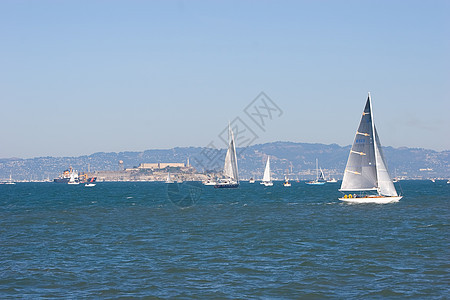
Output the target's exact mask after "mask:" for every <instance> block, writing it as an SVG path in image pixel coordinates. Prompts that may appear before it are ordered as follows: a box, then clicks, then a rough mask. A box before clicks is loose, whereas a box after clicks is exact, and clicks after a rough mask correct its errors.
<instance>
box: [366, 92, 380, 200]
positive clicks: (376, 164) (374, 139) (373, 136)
mask: <svg viewBox="0 0 450 300" xmlns="http://www.w3.org/2000/svg"><path fill="white" fill-rule="evenodd" d="M368 94H369V95H368V98H369V105H370V120H371V121H372V122H371V123H372V124H371V125H372V139H373V151H374V153H375V170H376V172H375V176H376V178H377V179H376V185H377V192H378V194H380V186H379V184H378V145H377V139H376V138H375V122H374V120H373V110H372V97H370V92H369V93H368Z"/></svg>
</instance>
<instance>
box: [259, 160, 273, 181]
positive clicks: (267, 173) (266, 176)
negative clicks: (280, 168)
mask: <svg viewBox="0 0 450 300" xmlns="http://www.w3.org/2000/svg"><path fill="white" fill-rule="evenodd" d="M260 184H264V185H265V186H272V185H273V182H272V179H271V177H270V156H267V162H266V168H265V169H264V176H263V179H262V181H261V182H260Z"/></svg>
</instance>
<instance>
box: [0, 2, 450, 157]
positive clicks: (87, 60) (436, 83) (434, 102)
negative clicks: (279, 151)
mask: <svg viewBox="0 0 450 300" xmlns="http://www.w3.org/2000/svg"><path fill="white" fill-rule="evenodd" d="M449 13H450V2H448V1H433V2H422V1H376V2H375V1H373V2H370V1H320V2H316V1H213V2H208V1H149V2H146V1H132V2H130V1H61V2H56V1H45V0H44V1H39V2H32V1H8V0H7V1H2V2H0V38H1V39H2V47H0V64H1V66H2V68H1V69H2V71H1V72H0V105H1V110H0V126H1V128H2V129H3V130H2V139H1V143H0V158H9V157H19V158H31V157H42V156H80V155H90V154H93V153H96V152H121V151H143V150H147V149H168V148H173V147H189V146H194V147H204V146H207V145H208V143H210V142H211V141H213V140H215V139H217V137H218V135H219V134H220V133H221V131H222V130H223V129H224V127H225V126H226V124H227V123H228V122H229V121H233V120H235V118H236V117H239V118H241V120H242V121H243V122H244V123H245V124H246V125H248V127H249V128H250V129H251V130H253V131H254V133H255V136H257V138H256V139H255V140H254V142H253V144H261V143H266V142H274V141H291V142H305V143H323V144H333V143H336V144H338V145H341V146H345V145H350V144H351V143H352V142H353V138H354V133H355V131H356V128H357V125H358V123H359V121H360V118H361V113H362V110H363V108H364V104H365V101H366V98H367V92H371V95H372V101H373V111H374V121H375V123H376V125H377V129H378V132H379V135H380V139H381V143H382V144H383V146H392V147H396V148H398V147H411V148H425V149H433V150H437V151H442V150H448V149H450V138H449V134H448V129H449V128H450V118H448V115H447V114H448V113H447V112H448V111H450V92H449V89H448V86H450V75H449V74H450V73H449V71H448V70H450V54H449V53H450V39H449V38H448V37H449V36H450V19H449V18H448V14H449ZM260 92H264V93H265V94H266V95H267V96H268V97H269V98H270V99H271V100H272V101H273V103H275V104H276V105H277V106H278V107H279V109H280V110H281V111H282V113H281V114H277V115H274V116H273V118H272V120H266V121H267V123H266V126H264V128H261V127H258V126H257V125H256V124H255V123H252V120H250V119H249V117H248V115H247V114H246V113H245V110H246V108H247V107H248V105H249V104H251V103H252V101H253V100H254V99H255V98H256V97H257V96H258V95H259V94H260ZM219 146H220V145H219ZM238 147H239V143H238Z"/></svg>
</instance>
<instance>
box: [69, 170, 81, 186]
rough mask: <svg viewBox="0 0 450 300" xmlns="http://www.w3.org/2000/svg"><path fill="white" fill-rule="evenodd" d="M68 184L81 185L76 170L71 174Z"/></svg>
mask: <svg viewBox="0 0 450 300" xmlns="http://www.w3.org/2000/svg"><path fill="white" fill-rule="evenodd" d="M67 184H80V181H79V180H78V173H77V172H76V171H74V170H72V171H71V172H70V177H69V182H67Z"/></svg>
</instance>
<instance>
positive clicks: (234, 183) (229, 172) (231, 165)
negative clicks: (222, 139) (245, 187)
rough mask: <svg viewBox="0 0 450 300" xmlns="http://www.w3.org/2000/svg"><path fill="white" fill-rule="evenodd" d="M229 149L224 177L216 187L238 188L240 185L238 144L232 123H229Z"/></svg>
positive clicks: (224, 167)
mask: <svg viewBox="0 0 450 300" xmlns="http://www.w3.org/2000/svg"><path fill="white" fill-rule="evenodd" d="M228 140H229V144H228V150H227V154H226V156H225V164H224V166H223V175H224V177H225V178H224V179H220V180H219V181H218V182H217V183H216V184H215V185H214V188H238V187H239V175H238V166H237V156H236V145H235V142H234V135H233V130H231V127H230V124H228Z"/></svg>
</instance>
